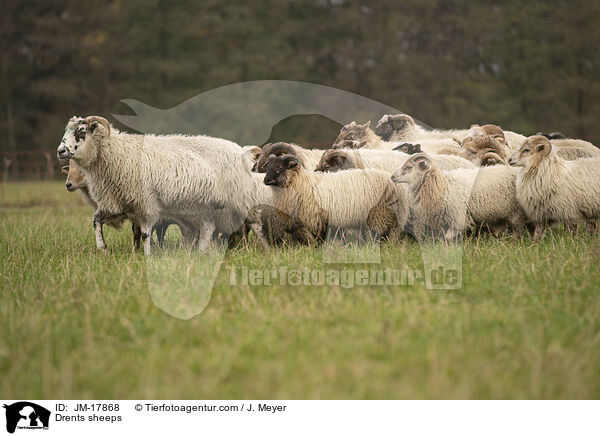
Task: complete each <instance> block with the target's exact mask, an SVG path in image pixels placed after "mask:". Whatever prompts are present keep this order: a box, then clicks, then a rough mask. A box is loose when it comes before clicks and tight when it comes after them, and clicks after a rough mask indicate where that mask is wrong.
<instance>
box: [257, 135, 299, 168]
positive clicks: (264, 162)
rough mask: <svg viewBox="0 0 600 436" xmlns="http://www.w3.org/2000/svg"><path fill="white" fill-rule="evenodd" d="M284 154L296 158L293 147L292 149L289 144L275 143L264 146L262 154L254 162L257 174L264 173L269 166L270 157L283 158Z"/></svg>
mask: <svg viewBox="0 0 600 436" xmlns="http://www.w3.org/2000/svg"><path fill="white" fill-rule="evenodd" d="M286 154H291V155H293V156H296V151H295V150H294V147H292V145H291V144H288V143H286V142H275V143H273V144H266V145H265V146H264V147H263V149H262V153H261V154H260V156H259V158H258V160H257V161H256V171H258V172H259V173H266V172H267V167H268V165H269V158H270V156H271V155H274V156H276V157H278V156H284V155H286Z"/></svg>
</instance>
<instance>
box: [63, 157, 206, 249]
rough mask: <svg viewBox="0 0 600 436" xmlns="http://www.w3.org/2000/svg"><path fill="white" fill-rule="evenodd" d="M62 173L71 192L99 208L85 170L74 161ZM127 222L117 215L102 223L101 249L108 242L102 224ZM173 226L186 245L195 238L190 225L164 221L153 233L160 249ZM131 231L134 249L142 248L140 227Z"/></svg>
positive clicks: (117, 226)
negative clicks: (179, 231)
mask: <svg viewBox="0 0 600 436" xmlns="http://www.w3.org/2000/svg"><path fill="white" fill-rule="evenodd" d="M62 173H63V174H65V175H66V176H67V180H66V182H65V187H66V188H67V191H69V192H75V191H78V192H79V194H80V195H81V198H82V199H83V201H84V203H85V204H87V205H88V206H91V207H92V208H93V209H94V210H95V209H96V208H97V204H96V203H95V202H94V200H92V199H91V197H90V194H89V192H88V185H87V181H86V178H85V174H84V173H83V170H82V169H80V168H79V166H78V165H77V164H76V163H75V162H74V161H72V160H71V161H69V165H66V166H63V167H62ZM124 220H125V216H123V215H117V216H114V217H105V219H104V221H103V222H101V223H100V241H101V246H100V247H99V248H102V249H106V248H107V246H106V242H105V241H104V235H103V233H102V224H107V225H109V226H111V227H114V228H116V229H118V228H120V227H121V224H122V223H123V221H124ZM171 224H177V225H178V226H179V228H180V230H181V234H182V236H183V240H184V241H185V242H186V243H189V242H190V241H192V240H193V238H194V233H195V229H194V228H193V227H192V226H191V225H189V224H188V223H186V222H184V221H182V220H178V221H168V220H163V221H160V222H159V223H157V224H156V225H155V226H154V227H153V229H152V231H153V232H156V238H157V240H158V245H159V246H160V247H162V246H164V240H165V235H166V232H167V229H168V227H169V226H170V225H171ZM131 231H132V233H133V247H134V249H138V248H139V247H140V239H141V229H140V227H139V226H138V225H137V224H135V223H132V225H131Z"/></svg>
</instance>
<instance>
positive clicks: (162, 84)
mask: <svg viewBox="0 0 600 436" xmlns="http://www.w3.org/2000/svg"><path fill="white" fill-rule="evenodd" d="M2 5H3V8H2V9H3V11H2V12H3V14H2V17H1V18H0V20H1V22H2V25H1V26H0V33H1V35H0V44H2V50H1V56H2V69H1V74H2V80H1V81H0V99H1V103H0V107H1V109H0V134H1V138H2V139H1V143H0V147H1V149H2V150H5V151H6V150H19V149H46V150H51V149H54V148H55V147H56V146H57V143H58V140H59V138H60V137H61V136H62V132H63V129H64V126H65V124H66V121H67V119H68V118H69V117H70V116H72V115H73V114H78V115H89V114H99V115H104V116H106V117H109V118H110V114H111V113H130V112H128V109H126V108H125V107H124V106H123V105H122V104H121V103H119V100H120V99H123V98H131V99H136V100H139V101H142V102H145V103H147V104H149V105H152V106H155V107H158V108H170V107H172V106H175V105H177V104H179V103H181V102H183V101H184V100H187V99H188V98H190V97H193V96H195V95H197V94H199V93H201V92H204V91H207V90H210V89H213V88H215V87H218V86H223V85H226V84H230V83H235V82H240V81H248V80H262V79H286V80H299V81H307V82H313V83H318V84H322V85H329V86H334V87H337V88H342V89H345V90H347V91H352V92H355V93H358V94H361V95H364V96H367V97H370V98H372V99H374V100H378V101H381V102H382V103H385V104H388V105H390V106H393V107H395V108H397V109H399V110H403V111H405V112H407V113H410V114H412V115H413V116H414V117H415V118H417V119H419V120H421V121H424V122H426V123H428V124H429V125H432V126H434V127H439V128H461V127H465V126H469V125H470V124H471V123H487V122H493V123H496V124H500V125H501V126H503V127H504V128H506V129H511V130H515V131H519V132H522V133H524V134H531V133H535V132H536V131H538V130H542V131H556V130H558V131H562V132H564V133H566V134H568V135H571V136H577V137H590V138H592V140H593V141H596V142H600V126H598V120H600V104H599V102H600V98H599V97H600V81H599V78H600V2H598V0H571V1H567V0H547V1H544V0H538V1H528V2H523V1H521V0H503V1H491V0H480V1H478V2H472V1H466V0H404V1H402V2H398V1H395V0H378V1H372V2H367V1H354V0H287V1H276V0H256V1H253V2H247V1H241V0H234V1H228V2H224V1H222V0H203V1H202V2H192V1H182V2H177V3H174V2H169V1H166V0H143V1H142V0H127V1H125V0H113V1H108V2H106V1H98V0H89V1H86V2H81V1H77V2H76V1H72V0H56V1H51V2H48V1H41V0H28V1H26V2H23V1H18V0H4V1H3V2H2ZM299 118H301V119H295V120H288V121H284V122H283V123H280V125H278V126H276V127H275V128H274V132H273V136H275V137H277V138H278V139H288V140H296V141H298V142H300V143H303V142H308V141H315V142H327V141H329V142H330V141H331V140H332V139H333V137H335V135H336V133H337V129H338V126H337V125H336V124H335V123H333V122H331V121H328V120H324V119H319V117H314V116H313V117H307V118H306V119H302V118H304V117H299ZM357 121H361V120H357ZM594 135H598V136H596V138H597V139H594V138H593V136H594Z"/></svg>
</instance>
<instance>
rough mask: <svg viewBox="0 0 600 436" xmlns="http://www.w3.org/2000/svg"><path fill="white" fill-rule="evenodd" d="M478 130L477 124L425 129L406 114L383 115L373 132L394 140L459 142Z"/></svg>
mask: <svg viewBox="0 0 600 436" xmlns="http://www.w3.org/2000/svg"><path fill="white" fill-rule="evenodd" d="M478 130H479V126H478V125H476V124H475V125H473V126H472V127H471V128H470V129H459V130H435V129H434V130H426V129H424V128H423V127H421V126H419V125H417V123H416V122H415V120H414V119H413V118H412V117H411V116H410V115H407V114H397V115H384V116H383V117H382V118H381V119H380V120H379V122H378V123H377V126H376V127H375V133H376V134H378V135H380V136H381V137H382V138H383V139H384V140H386V141H396V142H398V141H401V142H419V141H421V140H423V139H430V140H436V139H437V140H439V139H451V140H456V141H458V142H460V141H462V140H463V139H464V138H466V137H467V136H472V135H473V134H474V133H475V132H476V131H478Z"/></svg>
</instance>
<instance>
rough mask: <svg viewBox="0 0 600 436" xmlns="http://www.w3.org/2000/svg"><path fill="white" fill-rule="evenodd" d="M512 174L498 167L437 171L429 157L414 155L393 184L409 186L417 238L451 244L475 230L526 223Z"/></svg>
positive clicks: (513, 172) (516, 225) (396, 174)
mask: <svg viewBox="0 0 600 436" xmlns="http://www.w3.org/2000/svg"><path fill="white" fill-rule="evenodd" d="M515 179H516V172H515V171H514V170H513V169H512V168H510V167H508V166H506V165H497V166H491V167H484V168H476V169H458V170H453V171H440V170H439V169H438V168H436V166H435V164H434V162H433V161H432V159H431V158H430V157H429V156H426V155H424V154H417V155H414V156H412V157H411V158H410V159H409V160H407V161H406V163H405V164H404V165H403V166H402V167H401V168H399V169H398V170H397V171H396V172H395V173H394V175H393V176H392V180H393V181H394V182H396V183H407V184H408V201H409V206H410V212H411V217H412V218H411V223H412V227H413V231H414V232H415V236H417V238H419V239H421V238H429V237H433V238H443V239H446V240H448V241H452V240H455V239H456V238H457V237H458V236H459V235H460V234H462V233H463V232H464V231H465V230H467V229H471V228H473V227H475V226H478V225H483V224H485V225H489V226H492V227H495V226H497V225H498V224H503V223H508V224H510V225H511V227H512V228H513V230H515V231H516V232H517V233H520V232H521V231H522V230H523V227H524V224H525V216H524V214H523V211H522V210H521V208H520V206H519V204H518V202H517V199H516V192H515Z"/></svg>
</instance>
